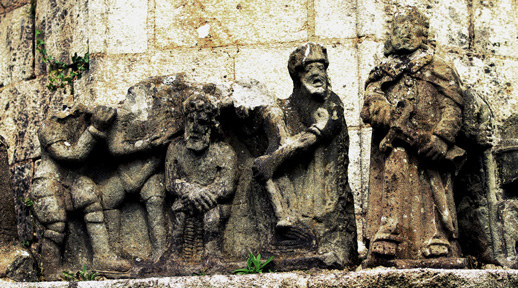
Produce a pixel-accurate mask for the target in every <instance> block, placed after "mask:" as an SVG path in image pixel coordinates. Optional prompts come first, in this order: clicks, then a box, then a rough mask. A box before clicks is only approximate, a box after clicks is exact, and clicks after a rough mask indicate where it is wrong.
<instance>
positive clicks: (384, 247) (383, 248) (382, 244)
mask: <svg viewBox="0 0 518 288" xmlns="http://www.w3.org/2000/svg"><path fill="white" fill-rule="evenodd" d="M396 249H397V243H395V242H390V241H376V242H374V243H372V247H371V251H372V253H375V254H379V255H383V256H390V257H394V256H396Z"/></svg>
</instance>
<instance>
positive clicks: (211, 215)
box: [203, 206, 222, 234]
mask: <svg viewBox="0 0 518 288" xmlns="http://www.w3.org/2000/svg"><path fill="white" fill-rule="evenodd" d="M221 216H222V215H221V207H220V206H217V207H215V208H214V209H212V210H209V211H208V212H206V213H205V215H203V228H204V230H205V232H206V233H212V234H218V233H220V232H221V231H220V228H221V227H220V226H221Z"/></svg>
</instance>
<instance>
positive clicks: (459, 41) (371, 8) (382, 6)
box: [358, 0, 470, 49]
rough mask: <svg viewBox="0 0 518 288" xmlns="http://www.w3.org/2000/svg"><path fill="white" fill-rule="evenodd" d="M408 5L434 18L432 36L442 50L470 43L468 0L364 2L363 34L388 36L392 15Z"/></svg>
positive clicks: (361, 13)
mask: <svg viewBox="0 0 518 288" xmlns="http://www.w3.org/2000/svg"><path fill="white" fill-rule="evenodd" d="M407 5H411V6H415V7H418V8H419V9H420V10H421V11H423V13H425V14H427V15H428V17H430V35H431V39H435V40H436V42H437V46H438V48H440V49H446V48H454V49H458V48H463V49H467V48H468V46H469V20H470V15H469V9H468V5H467V4H466V2H465V1H462V0H455V1H447V0H440V1H420V0H405V1H395V0H392V1H372V0H368V1H360V3H359V8H358V10H359V13H358V18H359V19H358V24H359V27H358V34H359V36H369V35H372V36H374V37H376V38H377V39H384V38H385V34H386V33H387V32H388V30H389V28H390V24H389V23H390V22H391V18H392V15H394V13H396V11H397V9H398V8H400V7H404V6H407Z"/></svg>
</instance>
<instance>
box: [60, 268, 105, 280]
mask: <svg viewBox="0 0 518 288" xmlns="http://www.w3.org/2000/svg"><path fill="white" fill-rule="evenodd" d="M62 278H63V280H65V281H75V282H78V281H95V280H100V278H101V277H100V276H99V275H98V274H97V272H95V271H89V270H88V269H86V265H83V269H81V270H79V271H77V272H76V273H72V272H70V271H63V272H62Z"/></svg>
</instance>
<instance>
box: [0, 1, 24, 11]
mask: <svg viewBox="0 0 518 288" xmlns="http://www.w3.org/2000/svg"><path fill="white" fill-rule="evenodd" d="M30 2H31V0H2V1H0V14H4V13H9V12H11V11H12V10H14V9H16V8H18V7H21V6H24V5H26V4H29V3H30Z"/></svg>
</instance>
